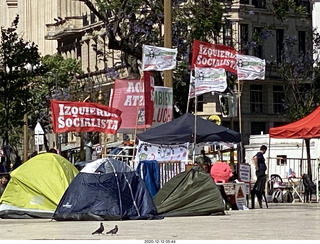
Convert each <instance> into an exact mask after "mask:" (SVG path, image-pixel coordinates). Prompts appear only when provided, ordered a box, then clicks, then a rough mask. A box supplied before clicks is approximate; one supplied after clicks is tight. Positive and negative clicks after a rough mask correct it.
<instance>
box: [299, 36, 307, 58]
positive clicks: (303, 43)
mask: <svg viewBox="0 0 320 244" xmlns="http://www.w3.org/2000/svg"><path fill="white" fill-rule="evenodd" d="M298 45H299V54H303V55H305V54H306V32H305V31H299V32H298Z"/></svg>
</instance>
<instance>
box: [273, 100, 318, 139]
mask: <svg viewBox="0 0 320 244" xmlns="http://www.w3.org/2000/svg"><path fill="white" fill-rule="evenodd" d="M269 135H270V137H271V138H295V139H311V138H319V137H320V106H319V107H318V108H317V109H316V110H314V111H313V112H312V113H311V114H309V115H307V116H306V117H304V118H302V119H300V120H298V121H295V122H293V123H290V124H287V125H284V126H280V127H274V128H270V130H269Z"/></svg>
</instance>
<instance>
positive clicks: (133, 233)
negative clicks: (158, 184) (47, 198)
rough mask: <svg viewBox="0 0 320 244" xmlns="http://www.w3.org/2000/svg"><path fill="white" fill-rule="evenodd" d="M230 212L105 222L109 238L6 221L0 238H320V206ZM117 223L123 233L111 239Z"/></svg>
mask: <svg viewBox="0 0 320 244" xmlns="http://www.w3.org/2000/svg"><path fill="white" fill-rule="evenodd" d="M225 213H226V214H225V215H218V216H194V217H166V218H164V219H161V220H127V221H103V223H104V226H105V231H104V234H103V235H92V234H91V233H92V232H93V231H95V230H96V229H97V228H98V227H99V224H100V221H59V222H58V221H54V220H53V221H51V220H49V219H0V239H1V240H141V243H145V244H169V243H172V242H170V241H172V240H320V205H319V204H318V203H291V204H284V203H277V204H275V203H271V204H269V208H268V209H266V208H263V209H249V210H242V211H235V210H233V211H226V212H225ZM116 224H117V225H118V227H119V232H118V233H117V234H116V235H113V236H112V235H106V234H105V233H106V231H108V230H110V229H112V228H113V227H114V226H115V225H116ZM176 243H177V242H176Z"/></svg>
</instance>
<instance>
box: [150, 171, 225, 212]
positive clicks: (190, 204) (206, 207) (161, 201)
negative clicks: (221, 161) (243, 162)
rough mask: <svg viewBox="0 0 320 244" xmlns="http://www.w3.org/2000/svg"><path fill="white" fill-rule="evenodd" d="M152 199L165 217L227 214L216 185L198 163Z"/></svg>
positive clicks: (170, 182)
mask: <svg viewBox="0 0 320 244" xmlns="http://www.w3.org/2000/svg"><path fill="white" fill-rule="evenodd" d="M153 201H154V203H155V205H156V208H157V212H158V214H160V215H162V216H196V215H211V214H224V208H225V207H224V202H223V198H222V196H221V194H220V191H219V189H218V187H217V185H216V184H215V183H214V181H213V179H212V177H211V176H210V174H208V173H206V172H205V171H204V170H203V168H202V167H199V166H194V167H193V168H192V169H190V170H189V171H184V172H182V173H180V174H178V175H176V176H175V177H174V178H172V179H171V180H169V181H168V182H167V183H166V184H165V185H164V186H163V187H162V188H161V189H160V190H159V191H158V193H157V194H156V195H155V197H154V199H153Z"/></svg>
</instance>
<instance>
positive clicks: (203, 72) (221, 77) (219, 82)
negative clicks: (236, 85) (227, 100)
mask: <svg viewBox="0 0 320 244" xmlns="http://www.w3.org/2000/svg"><path fill="white" fill-rule="evenodd" d="M194 72H195V76H194V86H193V85H192V84H191V82H192V80H190V87H191V89H190V88H189V96H192V88H193V87H194V88H193V89H194V94H195V95H196V96H199V95H202V94H204V93H207V92H223V91H225V89H226V88H227V76H226V71H225V69H222V68H220V69H215V68H198V67H195V69H194Z"/></svg>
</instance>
